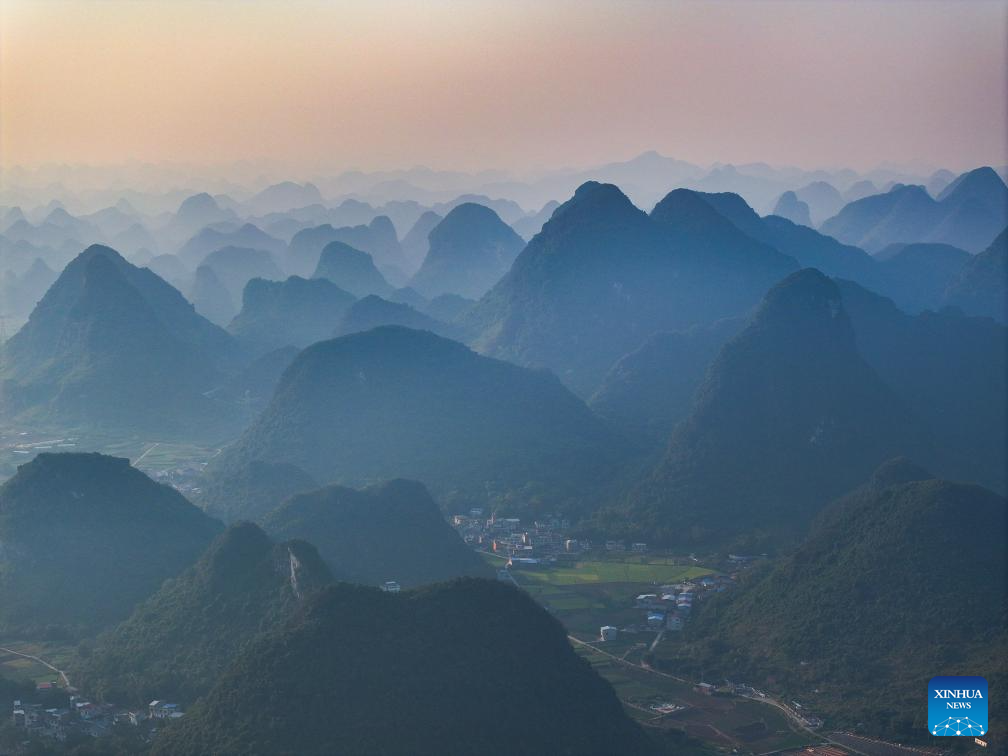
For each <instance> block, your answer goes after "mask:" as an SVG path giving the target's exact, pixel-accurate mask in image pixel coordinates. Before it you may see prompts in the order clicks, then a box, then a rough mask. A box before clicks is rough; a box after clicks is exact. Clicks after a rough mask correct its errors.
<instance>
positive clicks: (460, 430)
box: [208, 326, 624, 501]
mask: <svg viewBox="0 0 1008 756" xmlns="http://www.w3.org/2000/svg"><path fill="white" fill-rule="evenodd" d="M623 448H624V447H623V446H621V443H620V441H619V439H618V438H616V437H615V436H614V435H613V434H612V433H611V432H610V431H609V430H608V429H607V428H606V427H605V426H604V425H603V424H602V423H601V421H599V420H598V419H597V418H596V417H595V416H594V415H592V414H591V412H590V411H589V410H588V408H587V407H585V405H584V404H583V403H582V402H581V401H580V400H578V399H577V398H576V397H574V396H573V395H572V394H571V393H570V392H568V391H567V390H566V389H565V388H564V387H563V386H562V385H561V384H560V382H559V381H558V380H556V378H554V377H553V376H551V375H549V374H547V373H544V372H536V371H532V370H528V369H526V368H521V367H518V366H515V365H511V364H508V363H505V362H500V361H498V360H493V359H490V358H487V357H483V356H480V355H478V354H476V353H474V352H472V351H470V350H469V349H468V348H466V347H465V346H463V345H462V344H459V343H457V342H454V341H450V340H448V339H445V338H442V337H439V336H436V335H434V334H432V333H429V332H427V331H414V330H411V329H408V328H402V327H399V326H384V327H381V328H375V329H373V330H371V331H366V332H363V333H355V334H351V335H349V336H344V337H342V338H338V339H333V340H330V341H324V342H320V343H317V344H313V345H312V346H310V347H309V348H307V349H305V350H304V351H302V352H301V353H300V354H299V355H298V356H297V357H296V358H295V360H294V362H293V363H292V364H291V366H290V367H289V368H288V369H287V371H286V372H285V373H284V376H283V378H282V379H281V381H280V384H279V385H278V386H277V389H276V392H275V394H274V396H273V400H272V402H271V403H270V405H269V407H267V408H266V410H265V411H264V412H263V414H262V416H261V417H260V418H259V420H258V421H257V422H255V423H254V424H253V425H252V426H251V427H250V428H249V429H248V431H247V432H246V433H245V434H244V435H243V436H242V438H241V439H239V440H238V441H237V442H236V443H235V444H234V445H232V446H231V447H229V448H227V449H225V450H224V452H223V453H222V454H221V455H220V456H219V457H218V458H217V459H216V460H214V462H213V463H212V464H211V466H210V467H209V468H208V474H210V475H212V476H214V477H217V476H219V477H220V478H221V480H227V479H228V478H229V477H230V476H231V475H233V474H234V473H235V471H236V470H238V469H240V468H241V467H242V466H243V465H244V464H246V463H247V462H248V461H250V460H257V459H259V460H270V461H273V462H286V463H290V464H294V465H297V466H298V467H300V468H302V469H304V470H305V471H306V472H307V473H308V474H309V475H311V476H312V477H313V478H315V479H316V480H318V481H320V482H336V483H342V484H345V485H362V484H367V483H370V482H373V481H376V480H388V479H391V478H399V477H405V478H410V479H413V480H420V481H422V482H423V483H425V484H426V485H427V486H428V487H430V488H431V490H432V491H433V492H435V493H436V494H437V495H438V496H444V495H450V496H451V497H452V498H453V499H462V500H463V501H465V500H467V499H468V498H469V497H472V498H474V499H476V500H481V501H486V500H487V499H488V498H491V499H496V498H498V497H501V496H503V495H504V494H505V492H507V491H513V490H517V489H524V490H525V491H526V494H527V496H529V497H532V496H535V495H536V494H537V492H539V491H552V492H553V493H554V494H557V495H559V494H561V492H567V494H568V495H569V493H570V492H571V491H572V490H575V489H579V488H583V487H584V486H588V485H590V482H591V481H593V480H598V479H599V478H600V477H601V476H603V475H605V474H606V472H607V471H611V470H612V469H613V467H614V465H616V464H617V463H618V462H619V461H620V460H621V459H622V456H623V453H624V451H623Z"/></svg>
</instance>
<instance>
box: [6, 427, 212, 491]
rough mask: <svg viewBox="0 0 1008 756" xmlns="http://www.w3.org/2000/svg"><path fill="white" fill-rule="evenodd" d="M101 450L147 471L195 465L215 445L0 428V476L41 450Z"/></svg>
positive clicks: (199, 463) (208, 455) (11, 471)
mask: <svg viewBox="0 0 1008 756" xmlns="http://www.w3.org/2000/svg"><path fill="white" fill-rule="evenodd" d="M91 451H96V452H101V453H102V454H109V455H111V456H113V457H126V458H127V459H129V460H131V461H132V462H133V464H134V465H136V466H137V467H138V468H139V469H141V470H143V471H144V472H146V473H147V474H149V475H154V474H155V473H158V472H161V471H167V470H172V469H175V468H179V467H181V468H195V467H198V466H199V465H201V464H202V463H205V462H207V461H209V460H210V459H211V458H212V457H213V456H214V455H215V454H217V453H218V451H219V450H218V449H217V448H216V447H211V446H204V445H198V444H190V443H180V442H158V441H154V440H150V439H145V438H141V437H139V436H137V437H132V438H122V437H117V438H111V437H107V436H104V435H102V434H101V433H94V432H87V431H81V432H78V431H66V432H62V433H56V432H47V431H44V430H38V429H36V428H6V429H3V430H0V480H3V479H6V478H8V477H10V476H12V475H13V474H14V473H15V472H16V470H17V467H18V465H23V464H24V463H25V462H29V461H31V460H32V459H33V458H34V457H35V455H36V454H39V453H42V452H54V453H55V452H91Z"/></svg>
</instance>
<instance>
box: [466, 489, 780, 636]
mask: <svg viewBox="0 0 1008 756" xmlns="http://www.w3.org/2000/svg"><path fill="white" fill-rule="evenodd" d="M451 524H452V526H453V527H454V528H455V530H456V531H457V532H458V534H459V536H460V537H461V538H462V540H463V541H465V543H466V544H467V545H469V546H470V547H471V548H473V549H475V550H477V551H480V552H484V553H486V554H488V555H493V556H495V557H498V558H499V560H500V562H499V563H500V565H501V566H500V568H499V569H498V573H497V574H498V579H500V580H504V581H509V582H514V583H515V584H516V585H520V581H519V580H517V579H516V578H515V574H516V573H518V572H524V571H537V570H548V569H550V568H557V567H565V566H568V567H571V566H576V565H578V564H580V563H585V562H594V561H604V562H607V563H610V564H611V565H614V566H615V565H619V564H627V565H645V566H648V565H651V564H653V563H655V562H656V561H661V562H662V563H663V564H664V565H666V566H671V567H673V568H675V567H696V566H698V564H699V563H698V559H697V557H696V556H695V555H689V556H675V555H671V554H668V553H665V552H656V551H654V550H651V549H649V548H648V544H647V543H644V542H630V543H627V542H626V541H622V540H606V541H604V542H601V543H598V544H595V543H593V542H592V541H591V540H587V539H578V538H572V537H569V536H568V535H567V534H568V532H569V531H570V521H569V520H567V519H565V518H562V517H560V516H557V515H546V516H543V517H540V518H538V519H536V520H534V521H533V522H532V523H531V525H523V523H522V520H521V519H520V518H517V517H504V518H500V517H496V516H495V515H493V514H491V515H490V516H489V517H485V516H484V510H483V509H481V508H474V509H471V510H470V511H469V513H468V514H455V515H453V516H452V518H451ZM761 558H763V557H756V556H746V555H737V554H731V555H729V557H728V559H727V562H726V564H725V568H726V570H725V572H720V571H718V570H713V569H702V570H699V571H700V572H702V573H703V574H700V575H696V576H691V577H685V578H684V579H681V580H679V581H675V582H669V583H662V582H660V581H659V580H658V578H660V577H661V574H662V572H663V571H662V570H659V569H655V570H653V571H652V572H653V573H654V574H653V575H647V578H648V579H646V580H643V581H641V580H637V579H635V578H633V577H631V574H630V570H629V567H628V569H627V574H626V579H625V580H621V581H619V582H622V583H626V584H632V583H635V582H644V583H647V584H649V585H650V586H651V587H652V588H653V590H652V591H648V592H646V593H640V594H633V593H630V594H628V595H627V596H626V601H627V603H628V605H632V606H633V608H634V609H638V610H640V612H639V615H638V616H639V622H630V623H622V624H620V625H617V624H615V623H613V624H605V625H602V626H600V627H599V628H598V639H599V640H600V641H611V640H614V639H615V638H617V637H618V636H619V634H620V633H638V632H646V631H652V632H663V631H666V630H669V631H673V632H675V631H679V630H682V628H683V626H684V624H685V623H686V622H687V620H688V619H689V617H690V614H691V612H692V610H693V608H694V605H695V602H697V601H701V600H703V599H704V598H705V597H706V596H708V595H712V594H714V593H722V592H724V591H727V590H730V589H731V588H732V587H733V586H734V585H735V583H736V580H737V573H738V572H739V571H741V570H743V569H747V568H748V567H750V566H751V565H752V564H753V563H754V562H755V561H757V560H758V559H761ZM719 566H720V565H719ZM547 608H549V607H548V604H547Z"/></svg>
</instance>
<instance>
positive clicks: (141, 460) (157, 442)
mask: <svg viewBox="0 0 1008 756" xmlns="http://www.w3.org/2000/svg"><path fill="white" fill-rule="evenodd" d="M159 446H161V442H160V441H155V442H154V443H153V444H151V445H150V448H148V449H147V451H145V452H144V453H143V454H141V455H140V456H139V457H137V458H136V460H134V462H133V467H136V466H137V465H139V464H140V463H141V462H143V458H144V457H146V456H147V455H148V454H150V453H151V452H152V451H154V450H155V449H157V448H158V447H159Z"/></svg>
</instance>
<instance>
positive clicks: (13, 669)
mask: <svg viewBox="0 0 1008 756" xmlns="http://www.w3.org/2000/svg"><path fill="white" fill-rule="evenodd" d="M0 647H3V648H8V649H10V650H11V651H17V652H20V653H22V654H29V655H31V656H37V657H39V658H41V659H45V660H46V661H47V662H49V663H50V664H53V665H55V666H57V667H59V668H60V669H63V668H64V667H65V666H66V663H67V661H68V660H69V659H70V657H71V656H72V654H73V648H72V647H71V646H67V645H63V644H59V643H36V642H30V641H24V640H18V639H9V638H0ZM0 677H6V678H7V679H9V680H18V681H22V682H31V683H40V682H58V681H59V679H58V675H57V674H56V673H55V672H53V671H52V670H51V669H49V668H48V667H46V666H45V665H43V664H39V663H38V662H37V661H34V660H32V659H26V658H24V657H23V656H18V655H17V654H12V653H8V652H6V651H0Z"/></svg>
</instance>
